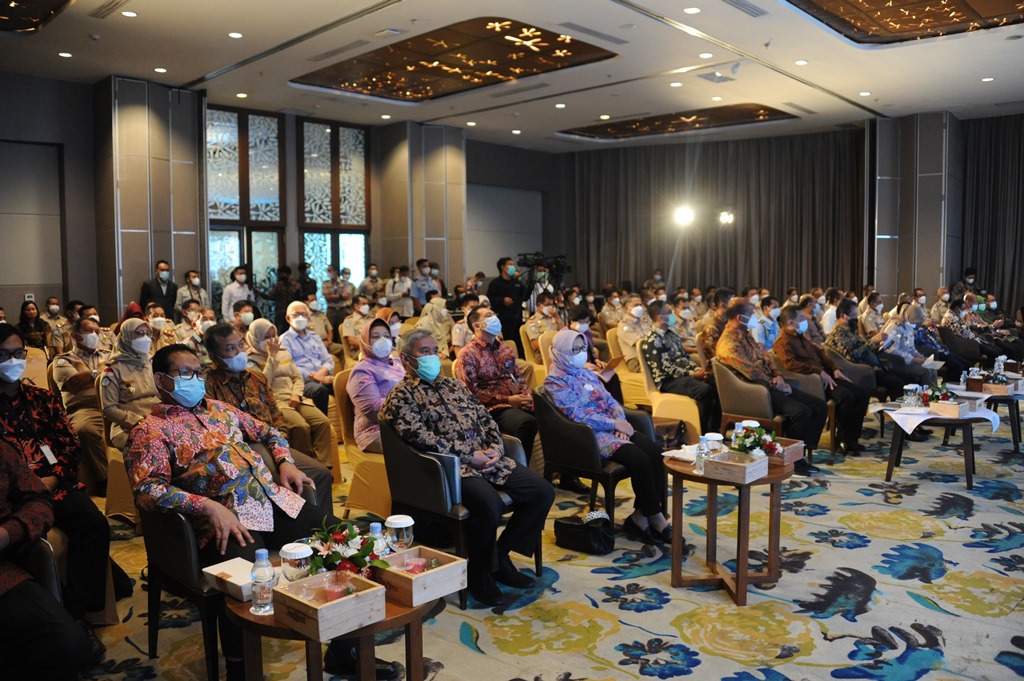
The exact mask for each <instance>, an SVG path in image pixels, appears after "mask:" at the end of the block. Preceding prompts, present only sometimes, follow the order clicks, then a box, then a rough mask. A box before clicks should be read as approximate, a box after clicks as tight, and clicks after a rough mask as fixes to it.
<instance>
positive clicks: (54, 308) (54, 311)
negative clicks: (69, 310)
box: [47, 305, 60, 315]
mask: <svg viewBox="0 0 1024 681" xmlns="http://www.w3.org/2000/svg"><path fill="white" fill-rule="evenodd" d="M47 309H48V310H49V311H50V314H53V315H55V314H57V313H58V312H60V305H51V306H50V307H48V308H47Z"/></svg>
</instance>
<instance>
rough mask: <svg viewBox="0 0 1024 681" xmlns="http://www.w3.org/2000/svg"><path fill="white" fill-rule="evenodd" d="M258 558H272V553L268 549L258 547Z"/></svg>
mask: <svg viewBox="0 0 1024 681" xmlns="http://www.w3.org/2000/svg"><path fill="white" fill-rule="evenodd" d="M256 560H270V554H269V553H267V550H266V549H256Z"/></svg>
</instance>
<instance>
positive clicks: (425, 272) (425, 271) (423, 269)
mask: <svg viewBox="0 0 1024 681" xmlns="http://www.w3.org/2000/svg"><path fill="white" fill-rule="evenodd" d="M420 274H422V275H423V276H424V277H429V276H430V268H429V267H421V268H420Z"/></svg>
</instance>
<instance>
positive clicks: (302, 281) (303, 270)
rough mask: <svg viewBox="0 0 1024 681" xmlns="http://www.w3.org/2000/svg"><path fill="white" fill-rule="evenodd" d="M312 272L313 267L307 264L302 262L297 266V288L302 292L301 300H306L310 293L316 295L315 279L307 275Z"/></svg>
mask: <svg viewBox="0 0 1024 681" xmlns="http://www.w3.org/2000/svg"><path fill="white" fill-rule="evenodd" d="M312 271H313V266H312V265H310V264H309V263H308V262H304V263H302V264H301V265H299V288H300V289H301V290H302V298H301V299H302V300H305V299H306V296H308V295H309V294H310V293H312V294H313V295H316V292H317V289H318V288H319V287H318V286H317V285H316V279H314V278H313V277H311V276H310V275H309V273H310V272H312Z"/></svg>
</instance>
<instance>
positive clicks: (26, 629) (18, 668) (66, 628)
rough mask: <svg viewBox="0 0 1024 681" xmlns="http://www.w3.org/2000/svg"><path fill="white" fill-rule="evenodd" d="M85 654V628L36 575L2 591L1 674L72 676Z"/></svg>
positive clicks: (53, 679) (66, 679)
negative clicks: (37, 579) (5, 591)
mask: <svg viewBox="0 0 1024 681" xmlns="http://www.w3.org/2000/svg"><path fill="white" fill-rule="evenodd" d="M101 517H102V516H101ZM69 572H70V570H69ZM89 655H90V645H89V639H88V638H87V637H86V635H85V631H84V630H83V629H82V627H80V626H79V625H78V624H77V623H76V622H75V621H74V620H73V619H72V618H71V615H70V614H69V613H68V611H67V610H65V609H64V607H63V606H61V604H60V603H58V602H57V600H56V599H55V598H54V597H53V596H52V595H50V592H49V591H47V590H46V589H45V588H43V586H42V585H41V584H39V583H38V582H37V581H35V580H34V579H30V580H27V581H24V582H22V583H20V584H18V585H17V586H15V587H14V588H13V589H11V590H10V591H8V592H7V593H5V594H4V595H2V596H0V660H3V663H2V664H3V672H2V673H0V676H3V678H5V679H7V678H10V679H40V680H45V681H70V680H71V679H77V678H78V672H79V671H80V670H81V669H82V668H83V667H85V666H86V665H87V664H88V662H89Z"/></svg>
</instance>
